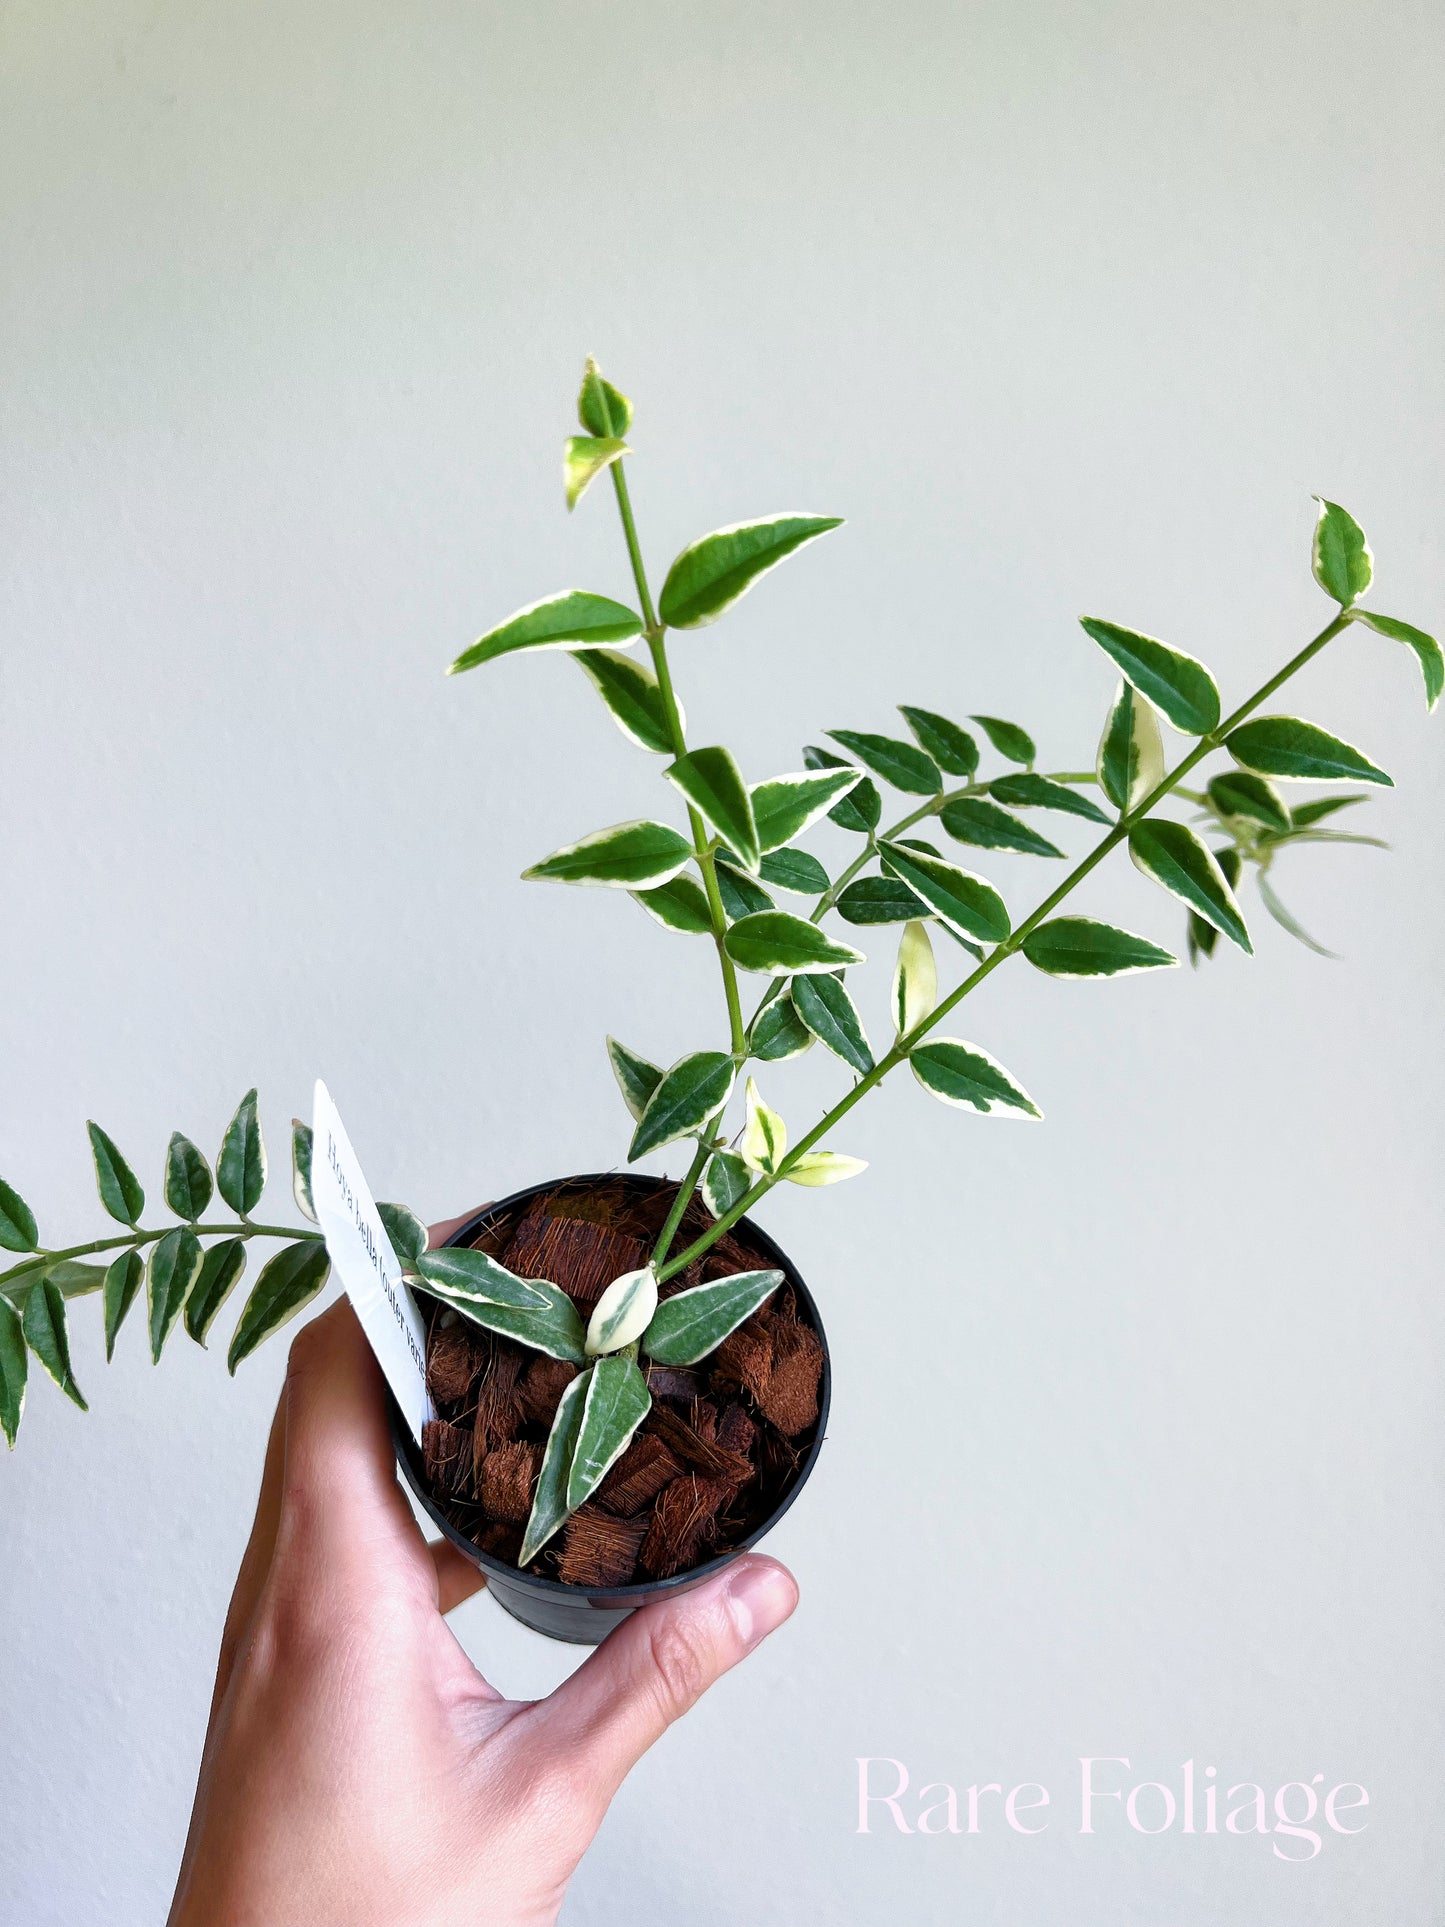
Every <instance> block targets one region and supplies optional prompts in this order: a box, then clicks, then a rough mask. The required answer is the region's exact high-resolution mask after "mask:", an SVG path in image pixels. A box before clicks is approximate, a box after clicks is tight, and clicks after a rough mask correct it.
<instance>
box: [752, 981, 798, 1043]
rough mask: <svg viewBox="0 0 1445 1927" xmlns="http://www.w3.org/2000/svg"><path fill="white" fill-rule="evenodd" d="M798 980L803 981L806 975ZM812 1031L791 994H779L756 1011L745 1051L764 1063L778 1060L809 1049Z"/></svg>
mask: <svg viewBox="0 0 1445 1927" xmlns="http://www.w3.org/2000/svg"><path fill="white" fill-rule="evenodd" d="M798 982H799V983H800V984H801V983H807V982H808V979H807V978H806V977H800V978H799V979H798ZM812 1045H813V1033H812V1031H810V1030H809V1029H808V1026H807V1025H806V1024H805V1023H804V1022H803V1020H802V1018H801V1017H800V1016H799V1015H798V1013H797V1010H796V1009H795V1008H794V1005H793V1000H792V998H791V997H787V996H783V997H779V998H778V999H777V1000H776V1002H774V1003H771V1004H769V1005H768V1006H767V1008H766V1009H765V1010H762V1011H760V1012H759V1013H758V1016H757V1018H756V1019H755V1020H754V1023H753V1027H752V1030H751V1031H750V1032H749V1035H748V1054H749V1056H751V1057H756V1058H757V1059H758V1060H759V1061H760V1062H761V1063H764V1064H777V1063H781V1062H782V1060H783V1059H784V1058H787V1057H801V1056H802V1054H803V1052H804V1051H805V1050H811V1049H812Z"/></svg>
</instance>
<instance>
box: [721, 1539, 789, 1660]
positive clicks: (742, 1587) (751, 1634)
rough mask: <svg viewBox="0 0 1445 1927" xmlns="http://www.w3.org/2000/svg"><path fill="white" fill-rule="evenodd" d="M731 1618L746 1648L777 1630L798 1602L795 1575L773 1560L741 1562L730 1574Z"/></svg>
mask: <svg viewBox="0 0 1445 1927" xmlns="http://www.w3.org/2000/svg"><path fill="white" fill-rule="evenodd" d="M724 1597H725V1599H726V1601H727V1609H728V1614H729V1617H730V1618H731V1619H732V1622H733V1624H734V1626H736V1628H737V1632H738V1638H739V1639H741V1641H742V1642H743V1645H744V1646H747V1647H753V1646H756V1645H757V1644H758V1642H759V1640H763V1639H766V1638H767V1636H768V1634H769V1633H771V1632H774V1631H776V1629H777V1628H778V1627H779V1626H781V1625H782V1623H783V1621H784V1620H785V1619H786V1618H787V1617H788V1615H789V1614H790V1613H791V1612H792V1610H793V1608H794V1606H796V1605H797V1603H798V1588H797V1585H796V1584H795V1582H794V1580H793V1575H792V1574H791V1573H790V1572H788V1571H787V1570H786V1568H785V1567H783V1566H780V1565H778V1563H777V1562H776V1560H773V1559H739V1561H738V1562H737V1564H736V1565H735V1566H734V1567H733V1569H732V1571H731V1572H730V1573H729V1574H728V1575H727V1588H726V1592H725V1594H724Z"/></svg>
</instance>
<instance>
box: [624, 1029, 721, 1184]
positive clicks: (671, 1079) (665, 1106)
mask: <svg viewBox="0 0 1445 1927" xmlns="http://www.w3.org/2000/svg"><path fill="white" fill-rule="evenodd" d="M736 1076H737V1065H736V1063H735V1062H734V1061H733V1059H732V1058H731V1057H730V1056H729V1055H728V1053H727V1052H726V1051H716V1050H700V1051H692V1052H690V1053H689V1054H688V1055H687V1056H686V1057H680V1058H679V1059H678V1060H677V1062H676V1063H675V1064H674V1065H672V1066H671V1068H670V1069H669V1070H667V1071H666V1072H665V1073H664V1074H663V1076H662V1078H661V1079H660V1080H659V1082H658V1085H657V1088H656V1089H655V1090H654V1091H653V1093H652V1096H651V1097H650V1098H649V1099H648V1100H647V1103H646V1105H645V1106H644V1108H643V1112H642V1116H641V1117H640V1118H639V1119H638V1120H637V1129H636V1131H635V1132H634V1133H633V1137H632V1143H631V1146H630V1147H629V1149H628V1153H627V1161H628V1163H629V1164H631V1163H635V1162H636V1160H637V1159H638V1158H640V1157H645V1156H646V1155H647V1153H648V1152H649V1151H656V1150H658V1149H659V1148H660V1147H661V1146H662V1145H664V1144H671V1143H672V1142H673V1141H674V1140H675V1139H677V1138H680V1137H687V1136H689V1135H690V1134H691V1133H692V1132H694V1131H697V1130H700V1129H701V1128H702V1126H703V1125H704V1124H706V1122H707V1120H708V1119H709V1118H710V1117H711V1116H712V1115H713V1113H714V1112H715V1111H720V1110H721V1109H722V1107H723V1105H724V1104H726V1103H727V1101H728V1098H729V1096H730V1095H731V1094H732V1088H733V1081H734V1079H735V1078H736Z"/></svg>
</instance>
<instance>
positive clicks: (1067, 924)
mask: <svg viewBox="0 0 1445 1927" xmlns="http://www.w3.org/2000/svg"><path fill="white" fill-rule="evenodd" d="M1023 953H1024V955H1025V956H1026V957H1027V958H1028V960H1029V962H1030V963H1031V964H1032V965H1033V966H1034V968H1035V969H1036V970H1042V971H1043V972H1044V974H1045V975H1046V976H1049V977H1065V978H1068V977H1131V976H1133V975H1134V974H1135V973H1136V972H1137V971H1140V970H1167V969H1170V968H1173V967H1175V966H1177V965H1178V962H1179V959H1178V958H1177V957H1176V956H1174V955H1173V954H1172V953H1171V952H1170V951H1168V950H1162V949H1161V948H1160V947H1159V945H1158V944H1157V943H1151V942H1150V941H1149V939H1148V938H1147V937H1137V936H1135V934H1134V932H1133V931H1132V930H1119V929H1117V928H1116V927H1115V926H1114V925H1113V924H1111V923H1100V922H1099V921H1098V920H1097V918H1094V917H1053V918H1051V919H1050V920H1049V922H1047V923H1041V924H1040V925H1039V927H1038V929H1037V930H1031V931H1030V932H1029V934H1028V936H1027V937H1025V938H1024V941H1023Z"/></svg>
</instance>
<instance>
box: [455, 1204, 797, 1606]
mask: <svg viewBox="0 0 1445 1927" xmlns="http://www.w3.org/2000/svg"><path fill="white" fill-rule="evenodd" d="M675 1196H676V1187H675V1186H672V1185H667V1186H664V1187H660V1188H658V1189H656V1190H654V1189H650V1188H649V1189H644V1188H642V1187H639V1186H638V1185H636V1184H635V1183H634V1182H633V1181H631V1180H629V1179H628V1178H625V1177H617V1178H607V1179H604V1180H601V1181H600V1182H599V1181H596V1180H593V1181H591V1182H588V1183H576V1182H572V1183H564V1184H559V1185H555V1186H554V1187H553V1188H552V1189H551V1190H550V1191H548V1192H545V1193H539V1194H538V1195H537V1196H536V1197H533V1198H529V1199H528V1200H527V1201H526V1202H525V1203H523V1204H520V1205H517V1206H515V1207H513V1209H512V1210H510V1211H508V1212H505V1213H501V1214H499V1215H498V1216H497V1217H495V1218H494V1219H493V1220H492V1221H491V1222H490V1223H489V1224H488V1225H487V1227H486V1228H485V1230H483V1231H482V1232H481V1233H480V1234H479V1235H478V1237H477V1238H476V1239H475V1241H474V1242H475V1244H476V1245H477V1247H478V1248H479V1249H481V1250H483V1251H486V1252H488V1253H490V1255H491V1256H492V1257H494V1258H496V1259H497V1260H498V1261H499V1262H500V1263H502V1264H504V1265H506V1267H507V1269H508V1270H509V1271H512V1272H515V1273H516V1274H517V1275H518V1276H519V1277H522V1278H547V1279H550V1281H551V1282H552V1283H553V1284H554V1285H560V1286H561V1288H562V1290H563V1291H565V1292H566V1293H567V1295H568V1296H569V1297H570V1298H571V1299H572V1301H573V1303H574V1304H575V1305H576V1307H577V1310H578V1312H579V1314H580V1315H581V1318H582V1322H583V1324H584V1325H585V1324H586V1322H587V1320H588V1317H589V1316H590V1314H591V1312H592V1308H593V1306H594V1305H595V1304H596V1303H597V1300H598V1299H599V1298H600V1297H601V1295H602V1292H603V1290H604V1289H605V1288H606V1287H607V1286H608V1285H609V1284H611V1282H612V1280H613V1279H614V1278H617V1277H620V1276H621V1274H622V1273H623V1272H625V1271H636V1270H637V1269H638V1268H639V1267H640V1266H642V1265H645V1264H646V1263H647V1259H648V1254H649V1252H650V1251H651V1248H652V1244H653V1241H654V1240H655V1238H656V1237H657V1234H658V1232H659V1231H660V1230H661V1228H662V1222H663V1219H664V1218H665V1217H666V1216H667V1212H668V1209H669V1207H670V1206H671V1204H672V1201H673V1199H674V1197H675ZM711 1223H712V1219H711V1218H710V1217H709V1216H708V1213H707V1211H706V1208H705V1207H704V1206H703V1205H702V1204H701V1202H700V1201H699V1200H697V1199H694V1200H693V1201H692V1203H691V1204H690V1205H689V1207H688V1210H687V1213H686V1215H685V1217H684V1218H683V1222H682V1225H681V1227H680V1228H679V1230H678V1233H677V1239H676V1242H677V1244H679V1245H686V1244H688V1243H690V1242H691V1241H692V1240H693V1239H694V1238H696V1237H698V1236H699V1235H700V1234H701V1233H702V1232H704V1231H705V1230H707V1229H708V1227H709V1226H710V1225H711ZM771 1262H772V1261H771V1260H770V1259H769V1258H767V1257H766V1256H764V1255H763V1254H762V1253H760V1252H758V1251H755V1250H754V1249H752V1248H751V1246H750V1245H749V1243H748V1240H747V1238H746V1235H745V1234H744V1235H742V1236H735V1235H734V1234H732V1233H724V1235H723V1236H722V1237H721V1238H719V1239H718V1241H717V1243H716V1244H715V1245H713V1246H712V1247H711V1249H710V1250H708V1251H707V1252H706V1253H705V1254H704V1256H703V1257H701V1258H700V1259H698V1260H697V1262H696V1263H695V1264H692V1265H690V1266H689V1267H688V1268H687V1270H686V1271H683V1272H679V1273H678V1275H677V1276H676V1277H674V1278H670V1279H669V1280H668V1281H667V1283H666V1284H664V1285H663V1286H662V1288H661V1293H660V1295H661V1296H662V1297H663V1298H668V1297H671V1296H672V1294H673V1293H674V1292H678V1291H684V1290H686V1289H687V1288H688V1287H689V1286H691V1285H700V1284H706V1283H707V1282H708V1281H709V1280H710V1279H713V1278H721V1277H725V1276H727V1275H728V1274H730V1273H732V1272H738V1271H757V1270H765V1269H769V1268H770V1266H771ZM421 1302H422V1307H423V1312H424V1315H425V1316H426V1317H427V1321H428V1328H427V1387H428V1390H429V1391H430V1392H431V1395H432V1399H433V1401H434V1402H435V1405H436V1410H437V1417H436V1418H435V1419H434V1420H433V1421H432V1422H431V1423H430V1424H429V1425H427V1426H426V1428H425V1431H424V1436H423V1440H422V1446H423V1453H424V1457H425V1462H426V1473H427V1478H428V1480H429V1482H430V1484H431V1489H432V1495H433V1497H434V1498H435V1500H436V1502H437V1504H438V1506H439V1507H440V1508H441V1510H442V1511H443V1513H445V1515H446V1517H447V1519H448V1520H449V1521H450V1522H451V1524H452V1525H454V1526H455V1527H456V1529H457V1530H458V1531H459V1532H460V1533H461V1534H462V1535H463V1537H464V1538H468V1539H470V1540H472V1542H473V1543H474V1544H475V1545H478V1546H480V1547H481V1548H482V1550H483V1551H484V1552H488V1553H491V1554H492V1556H493V1557H494V1558H497V1559H502V1560H505V1561H506V1563H507V1564H508V1565H515V1564H516V1561H517V1554H518V1552H519V1551H520V1550H521V1546H522V1528H523V1526H524V1525H525V1524H526V1520H527V1515H528V1513H529V1512H530V1511H531V1509H532V1495H533V1492H534V1490H535V1488H536V1483H537V1473H538V1470H539V1468H540V1466H541V1463H542V1452H543V1448H544V1446H545V1445H546V1442H547V1434H548V1432H549V1431H550V1430H551V1425H552V1419H553V1415H554V1414H555V1412H556V1410H557V1404H558V1401H559V1399H560V1398H561V1396H562V1393H563V1390H564V1388H565V1387H566V1385H567V1383H568V1381H569V1380H570V1379H571V1378H572V1377H573V1375H574V1374H575V1373H576V1371H577V1370H578V1369H579V1368H578V1367H577V1366H575V1365H568V1364H566V1363H564V1362H563V1361H561V1360H560V1359H553V1358H544V1357H543V1356H542V1355H541V1354H540V1353H538V1352H534V1351H529V1350H528V1349H527V1348H526V1347H525V1346H523V1345H518V1344H516V1343H514V1342H513V1341H512V1340H511V1339H508V1338H501V1337H498V1336H496V1335H494V1334H493V1333H491V1332H486V1331H483V1330H481V1329H480V1327H478V1326H476V1325H473V1324H472V1323H471V1322H470V1321H469V1320H467V1319H465V1318H463V1317H461V1316H460V1315H459V1314H458V1313H457V1312H455V1311H453V1310H451V1309H450V1308H449V1307H447V1306H444V1305H441V1304H439V1303H437V1301H436V1300H435V1299H427V1298H423V1299H422V1301H421ZM639 1362H640V1363H641V1365H642V1367H643V1369H644V1371H645V1372H646V1374H647V1381H648V1386H649V1388H650V1390H651V1392H652V1410H651V1411H650V1412H649V1413H648V1415H647V1417H646V1418H645V1419H644V1420H643V1422H642V1424H641V1426H640V1427H639V1428H638V1430H637V1432H636V1433H635V1434H634V1435H633V1438H632V1442H631V1443H630V1444H629V1445H628V1447H627V1450H626V1451H625V1452H624V1453H623V1454H622V1456H621V1458H619V1459H618V1461H617V1463H616V1464H615V1465H614V1466H613V1467H612V1470H611V1471H610V1472H609V1473H608V1474H607V1477H606V1478H605V1479H604V1480H603V1481H602V1483H601V1485H600V1486H599V1487H598V1488H597V1491H596V1492H595V1493H594V1494H593V1496H592V1498H591V1499H590V1500H589V1501H588V1503H587V1504H586V1505H585V1506H583V1507H581V1509H580V1510H579V1511H577V1512H575V1513H574V1514H573V1515H572V1517H571V1518H570V1519H569V1520H568V1521H567V1524H566V1525H565V1526H564V1527H563V1528H562V1530H561V1531H560V1532H559V1533H557V1535H556V1536H555V1537H554V1538H553V1539H552V1540H551V1542H550V1543H549V1544H548V1545H547V1546H545V1547H544V1548H543V1549H542V1551H541V1552H540V1553H539V1554H538V1556H537V1557H536V1558H535V1559H534V1560H533V1561H532V1563H531V1565H530V1566H528V1567H527V1571H528V1572H532V1573H536V1574H538V1575H539V1576H541V1577H543V1578H547V1579H560V1580H562V1581H563V1582H564V1583H565V1584H567V1585H573V1586H588V1587H598V1588H611V1587H614V1586H625V1585H628V1584H630V1583H633V1582H639V1583H645V1582H646V1581H647V1580H650V1579H668V1578H671V1577H672V1575H673V1574H674V1573H679V1572H686V1571H687V1570H688V1569H689V1568H690V1567H692V1566H697V1565H701V1564H703V1563H704V1562H705V1561H707V1560H709V1559H712V1558H715V1557H716V1556H717V1554H718V1553H720V1552H725V1551H727V1550H728V1548H729V1547H731V1546H736V1545H740V1544H742V1542H743V1541H744V1540H746V1539H747V1538H748V1537H749V1536H750V1535H751V1534H753V1533H754V1532H756V1531H757V1530H758V1529H759V1527H761V1526H762V1525H763V1524H765V1523H766V1521H767V1520H768V1518H769V1517H771V1515H772V1514H773V1512H775V1511H776V1509H777V1507H778V1505H779V1504H780V1503H781V1501H782V1499H783V1498H784V1496H785V1495H786V1493H787V1491H788V1489H789V1487H790V1486H791V1485H792V1483H793V1480H794V1479H795V1477H796V1476H797V1471H798V1467H799V1466H800V1465H801V1463H802V1461H803V1459H804V1457H805V1456H806V1453H807V1448H808V1446H809V1445H810V1444H811V1442H812V1439H813V1435H814V1433H815V1431H816V1429H817V1424H818V1384H819V1379H820V1377H821V1374H822V1369H823V1345H822V1341H821V1339H820V1338H819V1337H818V1334H817V1333H816V1332H815V1331H814V1329H813V1327H812V1326H811V1325H810V1324H809V1323H808V1322H807V1315H806V1313H805V1312H803V1311H802V1310H801V1308H800V1307H799V1305H798V1304H797V1302H796V1299H795V1297H794V1294H793V1291H792V1288H791V1287H790V1286H789V1285H788V1284H786V1283H784V1284H782V1285H780V1286H779V1288H778V1290H777V1291H776V1292H775V1293H774V1294H773V1296H772V1297H771V1298H770V1299H769V1300H768V1302H767V1303H766V1304H765V1305H763V1306H762V1307H761V1309H760V1310H758V1311H756V1312H754V1313H753V1315H752V1317H751V1318H749V1319H748V1320H747V1321H746V1322H745V1323H744V1324H742V1325H740V1326H739V1327H738V1329H737V1330H736V1331H735V1332H734V1333H733V1334H732V1336H731V1337H730V1338H726V1339H724V1341H723V1342H722V1344H721V1345H719V1346H718V1348H717V1350H716V1351H714V1352H712V1353H710V1354H709V1356H708V1357H707V1358H705V1359H703V1360H701V1362H700V1363H698V1364H697V1365H694V1366H691V1367H689V1368H688V1369H686V1370H681V1369H677V1368H672V1367H666V1366H661V1365H651V1366H649V1365H648V1364H647V1361H646V1359H643V1360H641V1361H639Z"/></svg>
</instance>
